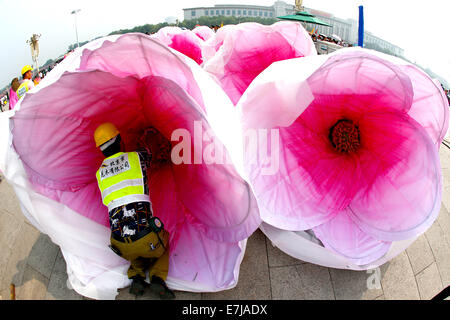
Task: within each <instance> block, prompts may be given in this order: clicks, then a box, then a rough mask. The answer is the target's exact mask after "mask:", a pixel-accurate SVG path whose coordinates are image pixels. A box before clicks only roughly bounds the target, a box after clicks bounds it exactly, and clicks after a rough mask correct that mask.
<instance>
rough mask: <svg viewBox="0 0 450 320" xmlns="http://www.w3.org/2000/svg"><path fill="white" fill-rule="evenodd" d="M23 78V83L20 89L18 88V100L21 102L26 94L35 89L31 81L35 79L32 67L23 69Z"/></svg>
mask: <svg viewBox="0 0 450 320" xmlns="http://www.w3.org/2000/svg"><path fill="white" fill-rule="evenodd" d="M21 74H22V78H23V81H22V83H21V84H20V86H19V88H17V91H16V93H17V98H18V99H19V100H20V99H21V98H22V97H23V96H24V95H25V93H27V92H28V91H30V90H31V89H32V88H34V83H33V81H32V80H31V78H32V77H33V69H32V68H31V66H30V65H26V66H25V67H23V68H22V72H21Z"/></svg>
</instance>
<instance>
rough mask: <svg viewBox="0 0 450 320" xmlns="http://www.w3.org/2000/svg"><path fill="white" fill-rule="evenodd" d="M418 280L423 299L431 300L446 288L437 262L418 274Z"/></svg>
mask: <svg viewBox="0 0 450 320" xmlns="http://www.w3.org/2000/svg"><path fill="white" fill-rule="evenodd" d="M416 280H417V286H418V287H419V293H420V298H421V299H422V300H430V299H431V298H433V297H434V296H435V295H437V294H438V293H439V292H441V290H442V289H443V288H444V287H443V286H442V282H441V277H440V276H439V270H438V268H437V264H436V263H435V262H434V263H433V264H431V265H430V266H429V267H428V268H426V269H425V270H423V271H422V272H420V273H419V274H418V275H417V276H416Z"/></svg>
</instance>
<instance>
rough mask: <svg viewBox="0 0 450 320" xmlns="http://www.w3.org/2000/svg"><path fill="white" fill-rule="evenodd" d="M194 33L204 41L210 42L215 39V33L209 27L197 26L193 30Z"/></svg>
mask: <svg viewBox="0 0 450 320" xmlns="http://www.w3.org/2000/svg"><path fill="white" fill-rule="evenodd" d="M192 32H193V33H195V35H196V36H197V37H199V38H200V39H202V40H203V41H208V40H209V39H211V38H212V37H214V35H215V33H214V31H212V30H211V28H210V27H208V26H197V27H195V28H194V29H193V30H192Z"/></svg>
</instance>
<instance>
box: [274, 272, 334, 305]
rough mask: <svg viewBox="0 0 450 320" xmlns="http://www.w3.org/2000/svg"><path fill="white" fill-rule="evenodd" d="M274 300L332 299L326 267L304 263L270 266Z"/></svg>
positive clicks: (331, 287) (332, 293)
mask: <svg viewBox="0 0 450 320" xmlns="http://www.w3.org/2000/svg"><path fill="white" fill-rule="evenodd" d="M270 281H271V285H272V296H273V299H274V300H280V299H282V300H334V299H335V296H334V292H333V286H332V284H331V279H330V273H329V271H328V268H325V267H321V266H317V265H314V264H310V263H305V264H301V265H297V266H287V267H274V268H270Z"/></svg>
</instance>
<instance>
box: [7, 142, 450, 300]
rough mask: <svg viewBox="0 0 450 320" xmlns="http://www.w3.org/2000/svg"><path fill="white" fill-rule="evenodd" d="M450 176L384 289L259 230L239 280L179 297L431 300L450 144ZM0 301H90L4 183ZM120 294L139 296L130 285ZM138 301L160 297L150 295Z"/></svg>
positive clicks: (448, 223) (449, 201)
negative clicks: (430, 220)
mask: <svg viewBox="0 0 450 320" xmlns="http://www.w3.org/2000/svg"><path fill="white" fill-rule="evenodd" d="M439 155H440V159H441V164H442V171H443V177H444V189H443V201H442V208H441V211H440V214H439V217H438V219H437V220H436V222H435V223H434V224H433V225H432V227H431V228H430V229H429V230H428V231H427V232H425V234H423V235H422V236H420V237H419V238H418V239H417V240H416V241H415V242H414V243H413V244H412V245H411V246H410V247H409V248H408V249H407V250H406V251H404V252H402V253H401V254H400V255H398V256H397V257H396V258H395V259H392V260H391V261H389V262H388V263H386V264H384V265H383V266H381V267H380V271H381V287H379V288H373V289H369V288H368V286H367V282H368V279H369V277H370V276H371V275H372V273H369V272H366V271H349V270H339V269H332V268H325V267H321V266H317V265H313V264H310V263H306V262H303V261H300V260H297V259H294V258H292V257H290V256H288V255H286V254H284V253H283V252H281V251H280V250H278V249H277V248H275V247H273V246H272V244H271V242H270V240H268V239H267V238H266V237H265V236H264V234H263V233H262V232H261V231H259V230H258V231H257V232H255V233H254V234H253V235H252V236H251V237H250V238H249V240H248V243H247V250H246V253H245V257H244V260H243V262H242V264H241V271H240V276H239V283H238V285H237V286H236V287H235V288H234V289H231V290H226V291H222V292H218V293H190V292H180V291H177V292H176V294H177V299H195V300H200V299H210V300H213V299H225V300H227V299H233V300H234V299H255V300H259V299H268V300H270V299H331V300H334V299H336V300H342V299H357V300H359V299H369V300H374V299H386V300H394V299H408V300H409V299H425V300H426V299H430V298H432V297H433V296H435V295H436V294H437V293H439V292H440V291H441V290H442V289H443V288H445V287H447V286H448V285H450V213H449V211H450V149H448V148H446V147H445V146H443V145H442V147H441V150H440V152H439ZM0 203H1V206H0V299H4V300H8V299H9V298H10V290H9V287H10V284H14V285H15V286H16V299H17V300H23V299H38V300H41V299H46V300H54V299H57V300H82V299H87V298H84V297H82V296H80V295H79V294H77V293H76V292H75V291H74V290H71V289H69V288H68V287H67V273H66V264H65V261H64V259H63V257H62V255H61V252H60V250H59V247H58V246H57V245H55V244H54V243H52V241H51V240H50V238H49V237H48V236H47V235H45V234H41V233H40V232H39V231H38V230H36V229H35V228H34V227H33V226H32V225H31V224H30V223H29V222H28V221H27V220H26V219H25V218H24V216H23V215H22V212H21V210H20V207H19V203H18V201H17V198H16V197H15V194H14V191H13V190H12V188H11V187H10V186H9V185H8V183H7V182H6V181H5V180H3V181H2V182H1V183H0ZM117 299H118V300H134V299H135V297H134V296H132V295H130V294H129V293H128V288H125V289H122V290H120V291H119V295H118V296H117ZM138 299H139V300H140V299H155V297H153V296H151V295H150V294H146V295H144V296H143V297H139V298H138Z"/></svg>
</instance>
